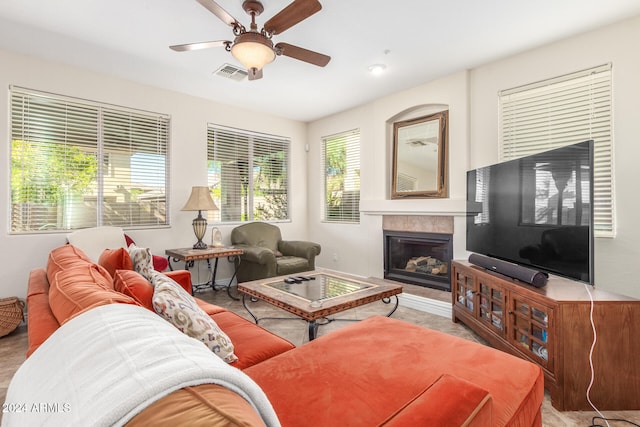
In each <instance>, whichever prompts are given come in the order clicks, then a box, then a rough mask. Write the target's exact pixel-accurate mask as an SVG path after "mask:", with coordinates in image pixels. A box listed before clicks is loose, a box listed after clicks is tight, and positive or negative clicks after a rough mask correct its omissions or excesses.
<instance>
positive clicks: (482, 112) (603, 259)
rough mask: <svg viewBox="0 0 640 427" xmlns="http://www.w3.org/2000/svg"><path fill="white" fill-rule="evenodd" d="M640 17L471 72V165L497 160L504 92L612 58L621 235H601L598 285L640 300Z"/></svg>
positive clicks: (597, 251) (597, 254) (597, 249)
mask: <svg viewBox="0 0 640 427" xmlns="http://www.w3.org/2000/svg"><path fill="white" fill-rule="evenodd" d="M638 40H640V17H637V18H635V19H631V20H628V21H624V22H622V23H619V24H616V25H612V26H608V27H605V28H603V29H601V30H598V31H593V32H590V33H587V34H584V35H581V36H579V37H573V38H570V39H567V40H564V41H561V42H558V43H554V44H552V45H549V46H545V47H542V48H539V49H535V50H532V51H529V52H525V53H522V54H520V55H516V56H512V57H510V58H506V59H504V60H502V61H496V62H493V63H491V64H487V65H485V66H482V67H478V68H476V69H474V70H472V71H471V78H470V81H471V84H470V88H471V90H470V103H471V108H470V114H471V115H470V124H471V126H470V130H471V137H470V141H471V148H470V159H471V164H470V167H472V168H475V167H478V166H484V165H486V164H490V163H494V162H496V161H497V159H498V146H497V142H498V99H497V93H498V91H499V90H503V89H508V88H511V87H515V86H519V85H522V84H526V83H530V82H535V81H539V80H542V79H546V78H549V77H554V76H558V75H562V74H567V73H570V72H573V71H579V70H583V69H586V68H590V67H593V66H597V65H600V64H604V63H608V62H611V63H612V64H613V68H612V71H613V130H614V158H615V160H614V181H615V203H616V208H615V209H616V222H617V235H616V237H615V238H612V239H611V238H597V239H595V284H596V286H597V287H598V288H601V289H606V290H611V291H615V292H619V293H623V294H626V295H630V296H633V297H637V298H640V280H638V274H637V273H638V272H637V271H635V268H634V266H636V265H637V263H638V261H639V260H640V227H639V226H638V219H637V218H638V212H640V197H638V191H637V186H638V181H639V180H640V168H639V167H638V161H640V145H639V144H638V142H639V138H640V120H639V114H640V77H639V76H640V54H638V45H637V41H638Z"/></svg>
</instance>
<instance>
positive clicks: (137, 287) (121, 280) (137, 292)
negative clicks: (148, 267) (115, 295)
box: [113, 270, 155, 313]
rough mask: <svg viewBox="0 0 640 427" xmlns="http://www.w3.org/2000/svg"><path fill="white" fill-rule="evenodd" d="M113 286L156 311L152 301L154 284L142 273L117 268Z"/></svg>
mask: <svg viewBox="0 0 640 427" xmlns="http://www.w3.org/2000/svg"><path fill="white" fill-rule="evenodd" d="M113 286H114V287H115V290H116V291H118V292H121V293H123V294H124V295H127V296H128V297H131V298H133V299H134V300H135V301H136V302H137V303H138V304H139V305H141V306H143V307H146V308H148V309H149V310H151V311H154V310H153V303H152V302H151V300H152V298H153V286H151V283H149V281H148V280H147V279H145V278H144V277H142V276H141V275H140V273H138V272H136V271H133V270H117V271H116V272H115V274H114V276H113ZM154 313H155V311H154Z"/></svg>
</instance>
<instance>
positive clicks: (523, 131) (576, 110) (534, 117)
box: [499, 64, 615, 237]
mask: <svg viewBox="0 0 640 427" xmlns="http://www.w3.org/2000/svg"><path fill="white" fill-rule="evenodd" d="M611 93H612V90H611V64H606V65H602V66H599V67H595V68H592V69H589V70H584V71H580V72H576V73H572V74H569V75H565V76H561V77H557V78H554V79H550V80H545V81H542V82H538V83H533V84H530V85H526V86H522V87H517V88H514V89H509V90H505V91H502V92H500V94H499V98H500V132H501V135H500V142H501V146H500V158H501V160H510V159H515V158H518V157H522V156H525V155H529V154H533V153H537V152H540V151H546V150H551V149H554V148H558V147H562V146H565V145H569V144H573V143H576V142H581V141H585V140H588V139H593V140H594V147H595V156H594V157H595V159H594V164H595V166H594V227H595V235H596V237H613V236H614V235H615V223H614V219H615V211H614V198H613V155H612V148H613V142H612V134H613V133H612V129H611V128H612V126H611V116H612V106H611Z"/></svg>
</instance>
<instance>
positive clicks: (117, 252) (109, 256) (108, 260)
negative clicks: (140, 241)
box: [98, 248, 133, 277]
mask: <svg viewBox="0 0 640 427" xmlns="http://www.w3.org/2000/svg"><path fill="white" fill-rule="evenodd" d="M98 264H99V265H101V266H102V267H104V268H105V269H106V270H107V271H108V272H109V274H110V275H111V277H113V276H114V275H115V273H116V270H133V264H132V263H131V257H130V256H129V251H128V250H126V249H125V248H117V249H105V250H104V251H102V253H101V254H100V258H99V259H98Z"/></svg>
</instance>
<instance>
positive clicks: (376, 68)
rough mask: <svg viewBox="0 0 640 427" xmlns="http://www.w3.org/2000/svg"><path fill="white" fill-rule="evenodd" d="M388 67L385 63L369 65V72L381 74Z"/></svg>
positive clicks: (375, 74) (376, 74)
mask: <svg viewBox="0 0 640 427" xmlns="http://www.w3.org/2000/svg"><path fill="white" fill-rule="evenodd" d="M386 69H387V66H386V65H384V64H373V65H369V72H370V73H371V74H373V75H374V76H379V75H380V74H382V73H384V71H385V70H386Z"/></svg>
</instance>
